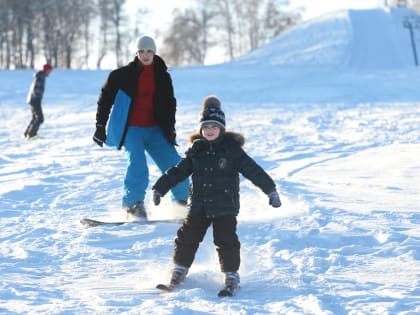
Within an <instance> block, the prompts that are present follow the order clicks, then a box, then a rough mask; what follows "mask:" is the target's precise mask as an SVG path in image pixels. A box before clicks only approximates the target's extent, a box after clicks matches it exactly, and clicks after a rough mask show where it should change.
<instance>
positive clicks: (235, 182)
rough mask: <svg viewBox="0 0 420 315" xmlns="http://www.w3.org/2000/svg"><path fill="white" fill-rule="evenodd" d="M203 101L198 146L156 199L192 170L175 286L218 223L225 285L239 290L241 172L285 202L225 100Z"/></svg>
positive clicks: (171, 172) (163, 182)
mask: <svg viewBox="0 0 420 315" xmlns="http://www.w3.org/2000/svg"><path fill="white" fill-rule="evenodd" d="M202 106H203V108H202V113H201V117H200V131H199V133H198V132H196V133H193V134H192V135H191V136H190V142H192V146H191V148H190V149H189V150H188V151H187V152H186V157H185V158H183V159H182V160H181V161H180V162H179V163H178V164H177V165H176V166H174V167H172V168H170V169H168V170H167V171H166V172H165V174H163V175H162V176H161V177H160V178H159V179H158V181H157V182H156V184H155V185H154V186H153V201H154V204H155V205H159V203H160V199H161V197H162V196H164V195H165V194H166V193H167V192H168V191H169V190H170V188H171V187H173V186H175V185H176V184H177V183H179V182H181V181H183V180H185V179H186V178H187V177H189V176H190V175H192V188H191V192H190V200H189V202H190V204H189V213H188V216H187V218H186V219H185V220H184V223H183V225H182V226H181V227H180V228H179V230H178V232H177V238H176V239H175V249H174V255H173V260H174V263H175V267H174V269H173V271H172V277H171V281H170V287H175V286H177V285H178V284H179V283H180V282H181V281H183V280H184V278H185V276H186V275H187V273H188V268H189V267H190V266H191V264H192V262H193V260H194V256H195V253H196V251H197V249H198V246H199V244H200V242H201V241H202V240H203V238H204V235H205V233H206V231H207V229H208V228H209V226H210V225H213V238H214V244H215V245H216V249H217V252H218V256H219V262H220V266H221V270H222V272H224V273H225V287H226V289H228V290H230V292H231V293H232V294H233V293H234V291H235V290H236V289H237V288H238V285H239V274H238V269H239V264H240V242H239V240H238V235H237V234H236V225H237V220H236V216H237V215H238V212H239V173H241V174H242V175H243V176H245V177H246V178H248V179H249V180H251V181H252V183H254V184H255V185H256V186H258V187H259V188H261V190H262V191H263V192H264V193H266V194H267V195H268V198H269V204H270V205H271V206H273V207H275V208H278V207H280V206H281V202H280V197H279V194H278V193H277V191H276V186H275V184H274V182H273V180H272V179H271V177H270V176H269V175H268V174H267V173H266V172H265V171H264V170H263V169H262V168H261V167H260V166H259V165H258V164H257V163H256V162H255V161H254V160H253V159H252V158H250V157H249V156H248V155H247V154H246V153H245V151H244V150H243V149H242V146H243V144H244V142H245V139H244V137H243V136H242V135H241V134H238V133H234V132H226V131H225V114H224V113H223V111H222V110H221V104H220V100H219V99H218V98H217V97H216V96H208V97H206V98H205V99H204V100H203V103H202ZM229 295H230V294H229Z"/></svg>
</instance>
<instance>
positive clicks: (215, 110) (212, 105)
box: [200, 95, 226, 130]
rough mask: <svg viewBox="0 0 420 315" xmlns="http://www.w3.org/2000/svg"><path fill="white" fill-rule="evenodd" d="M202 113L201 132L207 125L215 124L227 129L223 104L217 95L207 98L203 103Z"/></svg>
mask: <svg viewBox="0 0 420 315" xmlns="http://www.w3.org/2000/svg"><path fill="white" fill-rule="evenodd" d="M201 106H202V112H201V115H200V130H201V128H202V127H203V126H204V125H205V124H215V125H218V126H219V127H220V128H222V129H225V126H226V119H225V113H224V112H223V111H222V109H221V106H222V104H221V102H220V100H219V98H218V97H217V96H215V95H209V96H206V97H205V98H204V99H203V101H202V103H201Z"/></svg>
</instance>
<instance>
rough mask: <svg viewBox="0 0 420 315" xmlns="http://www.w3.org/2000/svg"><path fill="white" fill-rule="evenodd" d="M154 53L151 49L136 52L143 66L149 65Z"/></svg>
mask: <svg viewBox="0 0 420 315" xmlns="http://www.w3.org/2000/svg"><path fill="white" fill-rule="evenodd" d="M154 55H155V52H154V51H153V50H139V51H138V52H137V58H139V59H140V61H141V63H142V64H144V65H145V66H149V65H151V64H152V63H153V56H154Z"/></svg>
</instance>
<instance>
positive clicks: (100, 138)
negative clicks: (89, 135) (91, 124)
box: [93, 124, 106, 147]
mask: <svg viewBox="0 0 420 315" xmlns="http://www.w3.org/2000/svg"><path fill="white" fill-rule="evenodd" d="M105 140H106V133H105V127H104V126H103V125H100V124H96V130H95V134H94V135H93V141H95V143H96V144H97V145H99V146H100V147H102V146H103V144H104V142H105Z"/></svg>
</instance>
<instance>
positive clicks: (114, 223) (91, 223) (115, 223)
mask: <svg viewBox="0 0 420 315" xmlns="http://www.w3.org/2000/svg"><path fill="white" fill-rule="evenodd" d="M80 223H82V224H83V225H86V226H90V227H92V226H101V225H110V226H118V225H123V224H156V223H178V224H180V223H182V220H181V219H161V220H141V221H102V220H95V219H91V218H83V219H80Z"/></svg>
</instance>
